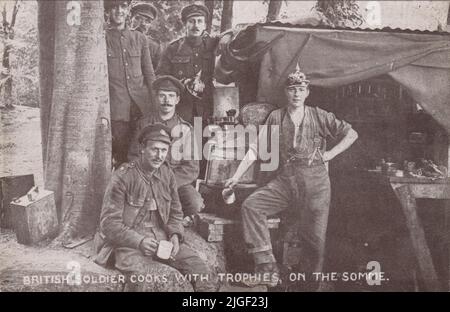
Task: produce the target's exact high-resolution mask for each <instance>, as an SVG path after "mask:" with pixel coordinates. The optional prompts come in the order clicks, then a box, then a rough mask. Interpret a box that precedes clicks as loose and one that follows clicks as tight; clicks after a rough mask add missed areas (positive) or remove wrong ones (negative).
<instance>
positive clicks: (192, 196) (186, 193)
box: [178, 184, 205, 216]
mask: <svg viewBox="0 0 450 312" xmlns="http://www.w3.org/2000/svg"><path fill="white" fill-rule="evenodd" d="M178 195H179V196H180V202H181V207H182V209H183V213H184V216H191V215H195V214H197V213H199V212H200V211H201V210H202V209H203V207H204V206H205V205H204V203H203V197H202V195H200V193H199V192H198V191H197V190H196V189H195V187H193V186H192V185H191V184H186V185H183V186H180V187H179V188H178Z"/></svg>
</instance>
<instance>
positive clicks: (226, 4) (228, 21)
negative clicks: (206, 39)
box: [220, 0, 234, 32]
mask: <svg viewBox="0 0 450 312" xmlns="http://www.w3.org/2000/svg"><path fill="white" fill-rule="evenodd" d="M233 2H234V0H224V1H223V10H222V19H221V23H220V31H221V32H224V31H226V30H228V29H231V27H232V26H233V25H232V20H233Z"/></svg>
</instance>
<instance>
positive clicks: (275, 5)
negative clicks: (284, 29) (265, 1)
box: [266, 0, 283, 22]
mask: <svg viewBox="0 0 450 312" xmlns="http://www.w3.org/2000/svg"><path fill="white" fill-rule="evenodd" d="M282 4H283V2H282V1H281V0H270V1H269V9H268V11H267V17H266V22H272V21H274V20H277V19H278V16H279V15H280V10H281V5H282Z"/></svg>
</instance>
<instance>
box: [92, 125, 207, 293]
mask: <svg viewBox="0 0 450 312" xmlns="http://www.w3.org/2000/svg"><path fill="white" fill-rule="evenodd" d="M138 140H139V157H138V158H137V159H136V161H134V162H130V163H125V164H123V165H122V166H121V167H120V168H119V169H118V170H116V171H115V172H114V173H113V176H112V178H111V181H110V183H109V185H108V187H107V189H106V193H105V197H104V199H103V206H102V213H101V218H100V219H101V221H100V233H98V236H99V237H101V238H102V239H103V241H104V244H103V246H101V247H99V248H98V249H99V252H98V255H97V257H96V259H95V261H96V262H97V263H98V264H102V265H104V264H106V263H108V260H110V259H111V257H112V256H113V257H114V258H115V260H114V265H115V267H116V268H117V269H118V270H120V271H121V272H123V273H124V274H125V275H126V276H128V277H129V280H128V283H129V286H130V287H129V289H130V290H135V291H137V290H138V291H143V290H145V289H146V288H145V283H146V282H143V283H139V282H136V280H134V281H133V279H132V277H131V276H135V277H136V276H138V275H142V276H144V277H145V276H146V275H147V274H149V272H151V271H152V270H151V267H152V266H154V265H155V261H157V262H163V263H165V264H168V265H170V266H172V267H174V268H176V269H177V270H179V271H180V272H181V273H182V274H205V275H204V276H206V274H208V277H210V279H208V280H206V279H202V280H200V279H193V280H192V283H193V287H194V289H195V290H196V291H215V290H216V286H215V285H214V276H212V275H209V274H210V273H212V272H210V270H209V269H208V266H207V265H206V264H205V262H204V261H203V260H201V258H200V257H199V256H198V255H197V253H196V252H195V251H193V250H192V249H190V248H189V247H187V245H185V244H183V237H184V229H183V225H182V220H183V213H182V211H181V205H180V201H179V197H178V192H177V185H176V178H175V176H174V174H173V172H172V170H170V167H169V166H168V164H167V163H166V162H165V158H166V156H167V153H168V151H169V146H170V144H171V141H172V138H171V134H170V128H168V127H167V126H165V125H163V124H152V125H148V126H146V127H144V128H143V129H142V130H141V131H140V133H139V136H138ZM162 241H164V243H165V244H163V245H169V246H170V244H168V243H167V241H169V242H170V243H172V246H173V248H172V251H171V254H170V258H169V257H165V258H169V259H165V258H163V259H164V260H163V259H161V257H162V256H161V254H160V253H157V250H159V249H161V242H162ZM105 250H109V252H108V251H105ZM169 252H170V251H169Z"/></svg>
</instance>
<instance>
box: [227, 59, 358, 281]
mask: <svg viewBox="0 0 450 312" xmlns="http://www.w3.org/2000/svg"><path fill="white" fill-rule="evenodd" d="M284 92H285V95H286V99H287V105H286V106H285V107H282V108H280V109H277V110H274V111H272V112H271V113H270V115H269V117H268V118H267V120H266V125H268V126H270V127H271V128H270V129H273V131H276V129H279V137H278V138H277V139H278V140H279V149H278V153H279V159H280V166H279V168H278V170H277V171H276V174H275V175H274V178H273V179H272V180H271V181H270V182H269V183H268V184H267V185H265V186H263V187H261V188H259V189H257V190H256V191H255V192H254V193H253V194H252V195H250V196H249V197H248V198H247V199H246V200H245V201H244V203H243V204H242V210H241V218H242V227H243V232H244V240H245V242H246V244H247V246H248V252H249V253H250V254H252V256H253V259H254V264H255V272H257V273H272V274H271V277H272V278H271V279H270V280H267V281H262V282H261V283H262V284H268V285H269V286H276V285H277V283H278V282H279V272H278V271H279V270H278V266H277V263H276V259H275V257H274V254H273V251H272V244H271V237H270V233H269V229H268V225H267V216H270V215H274V214H277V213H280V212H282V211H286V210H287V211H290V212H291V213H294V214H295V215H296V216H297V218H298V232H299V234H300V237H299V238H300V240H301V248H302V251H303V254H302V257H301V259H299V268H300V271H301V272H305V273H307V274H308V278H309V279H311V277H312V272H322V269H323V262H324V259H325V238H326V230H327V224H328V213H329V209H330V196H331V188H330V179H329V176H328V170H327V163H328V162H329V161H331V160H332V159H333V158H334V157H336V156H337V155H339V154H340V153H342V152H344V151H345V150H346V149H348V148H349V147H350V146H351V145H352V144H353V142H355V140H356V139H357V138H358V133H357V132H356V131H355V130H353V129H352V126H351V125H350V124H349V123H347V122H345V121H343V120H339V119H338V118H336V116H335V115H334V114H333V113H330V112H327V111H325V110H322V109H320V108H318V107H312V106H308V105H305V100H306V98H307V97H308V96H309V80H308V79H306V75H305V74H304V73H302V72H301V71H300V68H299V66H298V64H297V68H296V71H295V72H293V73H291V74H290V75H289V76H288V77H287V79H286V80H285V88H284ZM270 129H267V128H263V131H261V133H260V142H263V140H264V139H265V138H267V132H268V131H270ZM264 132H266V133H264ZM329 138H334V139H335V140H336V141H337V144H336V145H335V146H334V147H333V148H331V149H330V150H326V141H327V139H329ZM255 155H257V150H256V148H255V147H254V146H253V147H252V146H251V148H250V150H249V152H248V153H247V155H246V156H245V158H244V160H242V161H241V163H240V164H239V167H238V168H237V170H236V172H235V173H234V175H233V177H232V178H230V179H229V180H227V181H226V182H225V187H231V188H232V187H234V186H235V185H236V184H237V183H238V181H239V179H240V178H241V177H242V175H243V174H244V173H245V171H246V170H247V169H248V168H249V167H250V165H251V164H252V163H253V162H254V159H256V157H254V156H255ZM257 283H258V282H257ZM253 284H255V283H253ZM313 284H314V283H311V285H312V287H313V288H314V287H316V285H313Z"/></svg>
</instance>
